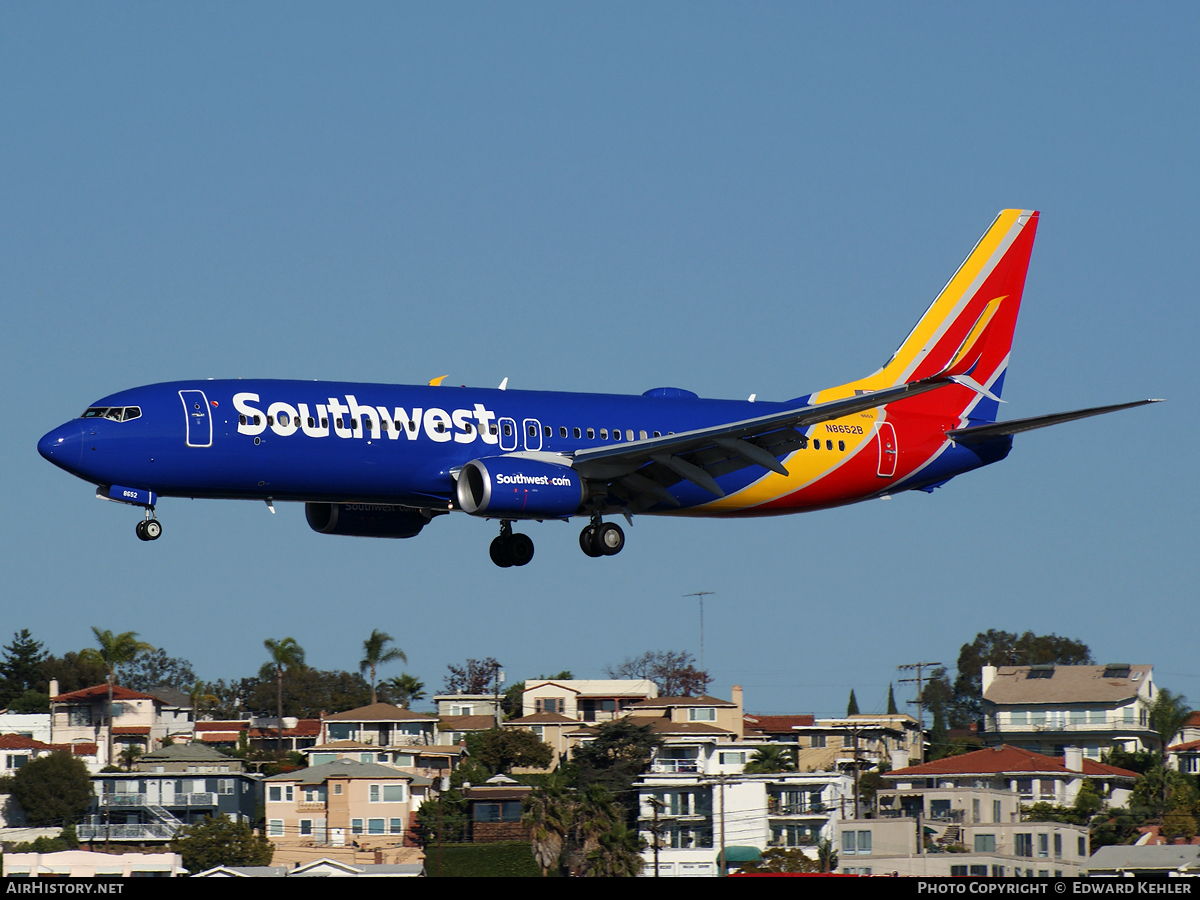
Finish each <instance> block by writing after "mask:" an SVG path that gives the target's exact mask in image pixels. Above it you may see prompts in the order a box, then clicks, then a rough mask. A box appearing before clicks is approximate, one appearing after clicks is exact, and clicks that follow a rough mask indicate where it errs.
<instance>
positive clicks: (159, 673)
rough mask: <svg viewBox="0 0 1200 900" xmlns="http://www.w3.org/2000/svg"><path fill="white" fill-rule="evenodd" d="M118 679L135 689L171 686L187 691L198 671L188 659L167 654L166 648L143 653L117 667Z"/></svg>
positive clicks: (149, 689) (146, 689)
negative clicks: (193, 668)
mask: <svg viewBox="0 0 1200 900" xmlns="http://www.w3.org/2000/svg"><path fill="white" fill-rule="evenodd" d="M117 681H118V682H120V684H121V685H122V686H124V687H127V688H129V689H130V690H134V691H152V690H154V689H155V688H161V687H169V688H174V689H175V690H177V691H184V692H186V691H187V690H188V688H189V687H191V685H193V684H194V683H195V682H196V673H195V672H193V671H192V664H191V663H190V662H188V661H187V660H186V659H179V658H176V657H173V656H167V651H165V650H153V651H147V652H145V653H141V654H139V655H138V656H137V658H136V659H134V660H131V661H130V662H129V663H126V664H125V665H122V666H120V667H119V668H118V669H117Z"/></svg>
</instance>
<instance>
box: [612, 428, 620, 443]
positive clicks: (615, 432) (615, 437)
mask: <svg viewBox="0 0 1200 900" xmlns="http://www.w3.org/2000/svg"><path fill="white" fill-rule="evenodd" d="M620 439H621V429H620V428H614V429H613V440H614V441H619V440H620Z"/></svg>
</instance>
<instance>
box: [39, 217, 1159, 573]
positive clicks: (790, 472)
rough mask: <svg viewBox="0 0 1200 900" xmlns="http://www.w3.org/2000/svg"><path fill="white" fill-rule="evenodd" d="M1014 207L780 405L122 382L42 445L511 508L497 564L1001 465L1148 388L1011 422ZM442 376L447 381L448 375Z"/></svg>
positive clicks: (451, 508)
mask: <svg viewBox="0 0 1200 900" xmlns="http://www.w3.org/2000/svg"><path fill="white" fill-rule="evenodd" d="M1037 225H1038V213H1037V212H1036V211H1034V210H1020V209H1008V210H1004V211H1002V212H1001V213H1000V214H999V215H998V216H997V217H996V219H995V221H994V222H993V223H992V225H991V226H990V227H989V228H988V230H987V231H986V232H985V233H984V235H983V237H982V238H980V240H979V242H978V243H977V244H976V245H975V247H974V248H973V249H972V250H971V252H970V253H969V254H968V255H967V258H966V260H965V261H964V262H963V263H962V265H961V266H960V267H959V268H958V270H957V272H955V274H954V276H953V277H952V278H951V279H950V281H949V282H947V284H946V286H945V287H944V288H943V289H942V291H941V292H940V293H939V294H938V295H937V297H936V298H935V299H934V301H933V303H932V304H931V305H930V306H929V308H928V309H927V310H926V311H925V313H924V315H923V316H922V317H921V319H920V320H919V321H918V322H917V324H916V326H915V327H914V328H913V330H912V331H911V332H910V333H909V335H908V337H906V338H905V340H904V342H903V343H902V344H901V345H900V347H899V349H898V350H897V351H896V352H895V353H894V354H893V355H892V357H891V358H890V359H889V360H888V361H887V362H886V363H885V364H884V365H883V366H882V368H880V369H879V370H878V371H876V372H874V373H873V374H871V375H868V376H866V377H865V378H861V379H859V380H857V381H851V382H848V383H846V384H843V385H840V386H839V387H834V388H827V389H825V390H821V391H817V392H816V393H812V394H807V395H803V396H800V397H797V398H795V399H792V400H787V401H784V402H765V401H762V400H757V398H756V397H754V396H753V395H752V396H751V397H750V399H749V400H746V401H731V400H712V399H701V398H699V397H698V396H697V395H696V394H694V393H692V392H691V391H687V390H683V389H681V388H671V387H663V388H655V389H653V390H649V391H646V392H645V393H644V394H642V395H641V396H622V395H615V394H573V393H562V392H551V391H522V390H508V389H507V381H508V379H507V378H506V379H505V381H504V383H502V384H501V386H500V388H498V389H482V388H473V387H460V388H455V387H448V386H442V385H441V384H440V382H441V380H442V379H441V378H438V379H434V380H433V381H432V382H430V384H428V385H418V386H403V385H388V384H348V383H340V382H318V381H313V382H309V381H282V380H266V379H252V380H220V381H214V380H206V381H181V382H171V383H165V384H154V385H149V386H146V387H139V388H133V389H131V390H126V391H120V392H118V393H115V394H111V395H109V396H107V397H104V398H102V399H100V400H97V401H96V402H95V403H93V404H92V405H90V406H89V407H88V408H87V409H86V410H85V411H84V412H83V414H82V415H81V416H79V417H78V418H76V419H72V420H71V421H69V422H67V423H66V424H64V425H61V426H59V427H58V428H55V429H54V430H53V431H51V432H49V433H48V434H47V435H45V436H44V437H43V438H42V439H41V441H39V443H38V451H39V452H40V453H41V455H42V456H43V457H45V458H46V459H47V460H49V461H50V462H52V463H53V464H54V465H56V466H59V467H60V468H62V469H65V470H66V471H68V472H70V473H71V474H72V475H76V476H78V477H79V478H81V479H83V480H85V481H88V482H90V483H92V484H95V485H96V486H97V490H96V496H97V497H99V498H101V499H105V500H113V501H116V502H119V503H124V504H129V505H132V506H136V507H140V508H142V510H143V518H142V519H141V521H139V522H138V524H137V528H136V533H137V536H138V537H139V538H140V539H142V540H144V541H154V540H157V539H158V538H159V536H160V535H161V534H162V524H161V522H160V521H159V520H158V517H157V513H156V506H157V503H158V500H159V498H160V497H191V498H213V499H237V500H257V501H260V502H263V501H265V502H266V504H267V506H268V508H269V509H270V511H271V512H272V513H273V512H274V511H275V507H274V503H275V501H281V502H283V501H293V502H302V503H304V505H305V516H306V518H307V520H308V524H309V526H310V527H311V528H312V529H313V530H314V531H317V532H319V533H321V534H333V535H351V536H358V537H378V538H410V537H414V536H416V535H417V534H418V533H419V532H420V531H421V530H422V529H423V528H424V527H425V526H426V525H427V524H429V522H431V521H432V520H433V519H434V518H436V517H437V516H440V515H444V514H447V513H450V512H462V513H466V514H467V515H471V516H475V517H478V518H484V519H492V520H498V521H499V524H500V534H499V536H498V537H496V538H495V539H494V540H493V541H492V543H491V546H490V551H489V552H490V556H491V559H492V561H493V562H494V563H495V564H496V565H497V566H500V567H502V568H507V567H510V566H524V565H526V564H527V563H529V561H530V560H531V559H532V558H533V555H534V545H533V541H532V540H531V539H530V538H529V536H528V535H526V534H523V533H519V532H515V531H513V525H514V523H516V522H529V521H539V522H540V521H546V520H564V521H565V520H569V519H570V518H572V517H586V518H587V519H588V524H587V525H586V526H585V527H584V528H583V530H582V531H581V532H580V535H579V545H580V548H581V549H582V550H583V552H584V553H585V554H586V555H587V556H589V557H602V556H612V555H615V554H617V553H619V552H620V551H621V549H622V548H623V547H624V544H625V535H624V532H623V530H622V529H621V527H620V526H619V525H618V524H617V523H616V522H613V521H605V517H609V518H612V517H615V516H624V517H625V519H626V520H627V521H628V522H630V523H632V521H633V518H632V517H633V516H634V515H684V516H707V517H720V518H728V517H740V516H767V515H781V514H787V513H798V512H807V511H813V510H819V509H827V508H830V507H835V506H842V505H844V504H849V503H857V502H860V501H863V500H868V499H871V498H888V497H891V496H892V495H893V494H896V493H898V492H901V491H909V490H920V491H926V492H932V491H933V490H934V489H935V488H938V487H940V486H942V485H944V484H945V483H946V482H948V481H949V480H950V479H952V478H954V477H955V476H957V475H961V474H963V473H964V472H969V471H971V470H972V469H977V468H979V467H981V466H986V465H990V464H992V463H995V462H998V461H1000V460H1002V459H1004V458H1005V457H1006V456H1007V455H1008V453H1009V450H1010V449H1011V448H1012V441H1013V435H1015V434H1019V433H1022V432H1025V431H1030V430H1032V429H1035V428H1043V427H1046V426H1049V425H1056V424H1059V423H1061V422H1068V421H1071V420H1073V419H1081V418H1084V417H1087V416H1094V415H1100V414H1103V413H1109V412H1115V411H1117V410H1122V409H1129V408H1131V407H1135V406H1142V405H1145V404H1147V403H1155V402H1159V401H1157V400H1139V401H1135V402H1132V403H1121V404H1117V405H1112V406H1100V407H1092V408H1089V409H1078V410H1073V411H1070V412H1064V413H1056V414H1052V415H1043V416H1035V417H1032V418H1023V419H1014V420H1010V421H1006V422H1000V421H997V413H998V410H999V403H1001V402H1003V401H1002V400H1001V399H1000V395H1001V392H1002V390H1003V387H1004V376H1005V373H1006V371H1007V368H1008V360H1009V349H1010V346H1011V344H1012V337H1013V330H1014V328H1015V326H1016V321H1017V313H1018V311H1019V309H1020V305H1021V297H1022V293H1023V291H1024V287H1025V274H1026V270H1027V268H1028V265H1029V257H1030V253H1031V251H1032V248H1033V240H1034V235H1035V233H1036V231H1037ZM443 377H444V376H443Z"/></svg>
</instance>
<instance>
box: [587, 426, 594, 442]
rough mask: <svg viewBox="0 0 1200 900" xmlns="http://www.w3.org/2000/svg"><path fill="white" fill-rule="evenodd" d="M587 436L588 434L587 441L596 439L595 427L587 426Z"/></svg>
mask: <svg viewBox="0 0 1200 900" xmlns="http://www.w3.org/2000/svg"><path fill="white" fill-rule="evenodd" d="M587 436H588V440H589V441H594V440H595V439H596V429H595V428H589V429H588V430H587Z"/></svg>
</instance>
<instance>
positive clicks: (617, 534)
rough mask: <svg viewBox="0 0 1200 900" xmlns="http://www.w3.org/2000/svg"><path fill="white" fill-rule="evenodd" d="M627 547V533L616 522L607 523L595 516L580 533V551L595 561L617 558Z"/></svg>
mask: <svg viewBox="0 0 1200 900" xmlns="http://www.w3.org/2000/svg"><path fill="white" fill-rule="evenodd" d="M624 546H625V532H624V531H622V530H621V526H620V525H618V524H616V523H615V522H605V521H603V520H602V519H601V518H600V516H598V515H597V516H594V517H593V518H592V522H591V524H590V525H588V526H587V527H586V528H584V529H583V531H581V532H579V549H580V550H582V551H583V552H584V553H585V554H586V555H588V556H590V557H592V558H593V559H594V558H596V557H598V556H616V555H617V554H618V553H620V552H621V550H622V548H624Z"/></svg>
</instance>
